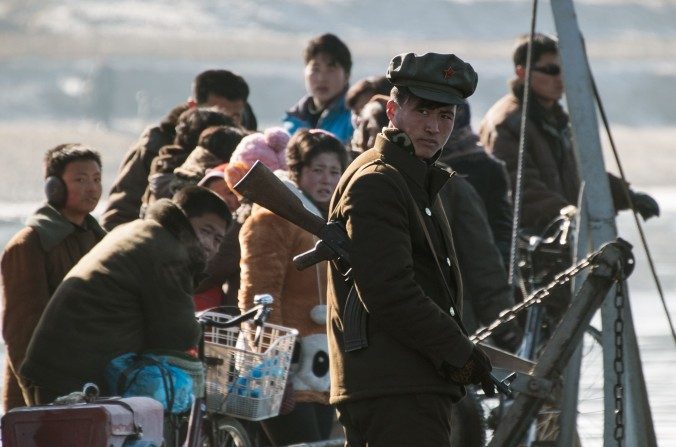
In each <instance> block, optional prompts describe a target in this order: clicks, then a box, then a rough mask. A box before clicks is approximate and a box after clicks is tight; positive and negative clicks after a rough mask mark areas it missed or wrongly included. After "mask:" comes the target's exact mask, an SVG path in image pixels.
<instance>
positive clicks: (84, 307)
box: [21, 199, 205, 394]
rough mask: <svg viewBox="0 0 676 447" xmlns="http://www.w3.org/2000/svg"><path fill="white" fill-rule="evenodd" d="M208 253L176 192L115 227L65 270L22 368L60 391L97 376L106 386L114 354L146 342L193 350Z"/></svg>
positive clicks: (134, 349)
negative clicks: (198, 288)
mask: <svg viewBox="0 0 676 447" xmlns="http://www.w3.org/2000/svg"><path fill="white" fill-rule="evenodd" d="M204 264H205V255H204V252H203V250H202V249H201V247H200V245H199V242H198V240H197V237H196V236H195V233H194V231H193V229H192V226H191V225H190V222H189V221H188V219H187V218H186V216H185V215H184V214H183V212H181V211H180V210H179V208H178V207H177V206H176V205H175V204H174V203H173V202H171V201H169V200H166V199H164V200H160V201H158V202H157V203H155V204H154V205H153V206H152V207H150V208H149V209H148V215H147V217H146V219H144V220H136V221H134V222H131V223H129V224H127V225H123V226H120V227H119V228H116V229H115V230H114V231H113V232H111V233H110V234H108V235H107V236H106V237H105V238H104V239H103V240H102V241H101V242H100V243H99V244H98V245H97V246H96V247H95V248H94V249H93V250H92V251H90V252H89V253H88V254H87V255H86V256H85V257H83V258H82V259H81V260H80V262H79V263H78V264H77V265H76V266H75V267H74V268H73V269H72V270H71V271H70V273H69V274H68V275H67V276H66V278H64V281H63V283H62V284H61V285H60V286H59V287H58V289H57V290H56V292H55V293H54V296H53V297H52V299H51V300H50V302H49V305H48V306H47V308H46V309H45V312H44V314H43V317H42V319H41V320H40V323H39V324H38V327H37V329H36V331H35V334H34V335H33V338H32V339H31V343H30V345H29V347H28V353H27V354H26V359H25V361H24V363H23V366H22V367H21V375H22V377H23V378H25V379H28V383H29V384H35V385H38V386H40V387H44V388H46V389H49V390H50V391H52V392H55V393H63V394H66V393H70V392H72V391H74V390H79V389H81V388H82V386H83V384H84V383H86V382H94V383H96V384H98V385H99V387H101V389H102V392H103V393H104V394H105V393H107V392H108V390H107V389H106V386H105V383H104V380H103V372H104V369H105V367H106V365H107V364H108V362H110V360H111V359H113V358H115V357H117V356H119V355H121V354H124V353H127V352H141V351H146V350H151V351H152V350H163V349H169V350H177V351H186V350H189V349H191V348H193V347H194V346H196V344H197V340H198V334H199V325H198V324H197V322H196V321H195V317H194V305H193V301H192V294H193V288H194V284H195V282H196V279H198V277H199V275H200V274H201V272H202V270H203V269H204Z"/></svg>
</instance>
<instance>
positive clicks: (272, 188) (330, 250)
mask: <svg viewBox="0 0 676 447" xmlns="http://www.w3.org/2000/svg"><path fill="white" fill-rule="evenodd" d="M234 190H235V191H237V192H238V193H239V194H241V195H242V196H244V197H245V198H247V199H249V200H251V201H252V202H254V203H256V204H258V205H260V206H262V207H264V208H267V209H268V210H270V211H272V212H273V213H275V214H276V215H278V216H280V217H282V218H284V219H286V220H288V221H289V222H291V223H292V224H294V225H296V226H298V227H300V228H302V229H304V230H305V231H307V232H309V233H312V234H314V235H315V236H317V237H318V238H319V239H320V241H319V242H318V243H317V246H315V248H314V249H312V250H310V251H308V252H305V253H302V254H300V255H298V256H296V257H295V258H294V264H295V265H296V267H297V268H298V269H300V270H302V269H304V268H307V267H309V266H311V265H314V264H316V263H317V262H320V261H325V260H329V259H336V258H341V259H343V260H344V261H345V262H348V263H349V255H348V252H347V249H346V247H347V245H348V243H349V238H348V237H347V233H346V232H345V229H344V228H343V226H342V225H340V224H339V223H337V222H329V223H328V224H327V223H326V221H325V220H324V219H322V218H321V217H319V216H317V215H315V214H313V213H312V212H311V211H310V210H308V209H307V208H305V206H304V205H303V202H301V200H300V199H299V198H298V197H297V196H296V195H295V194H294V193H293V192H292V191H291V190H290V189H289V188H287V187H286V185H284V183H283V182H282V181H281V180H280V179H279V178H277V176H276V175H275V174H274V173H273V172H272V171H270V170H269V169H268V168H267V167H266V166H265V165H264V164H263V163H261V162H260V161H256V163H254V164H253V166H252V167H251V169H249V172H247V173H246V175H245V176H244V177H243V178H242V180H240V181H239V182H238V183H237V184H236V185H235V186H234Z"/></svg>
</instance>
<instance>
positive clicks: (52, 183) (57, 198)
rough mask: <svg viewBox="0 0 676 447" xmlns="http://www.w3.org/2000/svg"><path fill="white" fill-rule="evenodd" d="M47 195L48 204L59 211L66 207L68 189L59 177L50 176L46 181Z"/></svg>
mask: <svg viewBox="0 0 676 447" xmlns="http://www.w3.org/2000/svg"><path fill="white" fill-rule="evenodd" d="M45 195H46V196H47V203H49V204H50V205H51V206H53V207H54V208H56V209H57V210H58V209H61V208H63V207H64V206H66V201H67V200H68V188H66V184H65V183H64V181H63V180H61V179H60V178H59V177H57V176H55V175H50V176H49V177H47V178H46V179H45Z"/></svg>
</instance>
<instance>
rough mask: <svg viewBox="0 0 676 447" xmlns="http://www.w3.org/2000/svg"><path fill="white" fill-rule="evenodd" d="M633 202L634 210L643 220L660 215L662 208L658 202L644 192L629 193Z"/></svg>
mask: <svg viewBox="0 0 676 447" xmlns="http://www.w3.org/2000/svg"><path fill="white" fill-rule="evenodd" d="M629 195H630V196H631V201H632V202H634V209H636V211H637V212H638V213H639V214H640V215H641V217H642V218H643V220H648V219H650V218H651V217H653V216H659V215H660V206H659V205H658V204H657V201H656V200H655V199H653V198H652V197H650V196H649V195H648V194H646V193H643V192H635V191H629Z"/></svg>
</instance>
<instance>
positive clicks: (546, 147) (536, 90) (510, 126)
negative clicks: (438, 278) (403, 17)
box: [479, 34, 660, 233]
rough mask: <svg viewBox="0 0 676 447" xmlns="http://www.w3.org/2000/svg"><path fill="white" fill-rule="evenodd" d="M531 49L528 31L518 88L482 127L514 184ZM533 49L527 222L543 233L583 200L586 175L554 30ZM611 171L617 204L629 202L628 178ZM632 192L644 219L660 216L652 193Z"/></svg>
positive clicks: (517, 60) (521, 44)
mask: <svg viewBox="0 0 676 447" xmlns="http://www.w3.org/2000/svg"><path fill="white" fill-rule="evenodd" d="M527 51H528V36H523V37H522V38H520V39H519V41H518V42H517V46H516V49H515V50H514V54H513V60H514V73H515V75H516V76H515V77H514V78H513V79H512V81H511V83H510V86H511V90H512V91H511V93H510V94H508V95H506V96H505V97H503V98H502V99H500V100H499V101H498V102H497V103H496V104H495V105H493V107H491V109H490V110H489V111H488V113H487V114H486V117H485V118H484V120H483V122H482V123H481V128H480V130H479V135H480V137H481V142H482V143H483V144H484V146H485V147H486V150H487V151H488V152H489V153H492V154H493V155H495V156H496V157H498V158H500V159H502V160H503V161H505V163H506V164H507V170H508V171H509V174H510V177H511V181H512V187H514V185H516V171H517V166H518V156H519V134H520V129H521V104H522V102H523V94H524V84H525V78H526V74H527V73H526V57H527ZM532 51H533V53H532V62H531V66H532V68H531V92H530V103H529V109H528V122H527V123H526V132H527V136H528V138H527V140H526V142H527V145H526V151H525V153H524V170H523V202H522V203H523V207H522V214H521V224H522V227H523V228H524V229H527V230H530V231H531V232H534V233H540V232H541V231H542V230H543V228H544V227H545V226H546V225H547V224H548V223H549V222H550V221H552V220H553V219H554V218H555V217H557V216H558V215H559V211H560V210H561V209H562V208H564V207H566V206H568V205H575V204H576V203H577V200H578V192H579V187H580V178H579V175H578V171H577V165H576V162H575V155H574V153H573V147H572V143H571V134H570V126H569V119H568V114H567V113H566V112H565V111H564V110H563V108H562V107H561V104H560V100H561V97H562V96H563V79H562V78H561V61H560V59H559V53H558V44H557V42H556V41H555V40H554V39H552V38H551V37H549V36H546V35H544V34H536V35H535V36H534V38H533V45H532ZM608 177H609V180H610V189H611V193H612V197H613V202H614V205H615V209H616V210H622V209H627V208H629V203H628V202H627V200H626V196H625V194H624V192H623V190H622V181H621V180H620V179H619V178H617V177H615V176H613V175H611V174H608ZM630 195H631V198H632V201H633V202H634V206H635V208H636V210H637V211H638V212H639V213H640V214H641V216H642V217H643V218H644V219H648V218H650V217H653V216H659V214H660V209H659V206H658V204H657V202H656V201H655V200H654V199H653V198H652V197H650V196H649V195H647V194H644V193H640V192H635V191H631V190H630Z"/></svg>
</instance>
